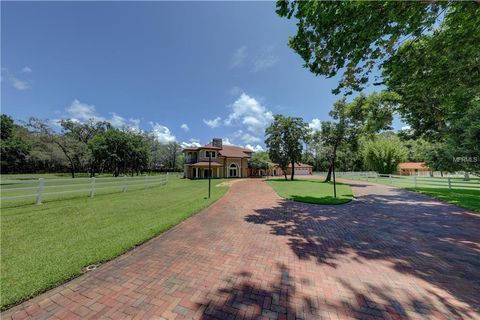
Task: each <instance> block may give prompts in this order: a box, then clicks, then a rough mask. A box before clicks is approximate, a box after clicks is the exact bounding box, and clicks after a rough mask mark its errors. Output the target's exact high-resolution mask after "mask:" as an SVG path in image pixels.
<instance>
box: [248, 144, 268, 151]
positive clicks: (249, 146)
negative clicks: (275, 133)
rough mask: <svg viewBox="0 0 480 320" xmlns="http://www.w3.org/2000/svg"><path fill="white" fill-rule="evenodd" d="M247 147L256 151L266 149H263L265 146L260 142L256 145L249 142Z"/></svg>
mask: <svg viewBox="0 0 480 320" xmlns="http://www.w3.org/2000/svg"><path fill="white" fill-rule="evenodd" d="M245 149H250V150H252V151H254V152H258V151H263V150H265V149H263V147H262V146H261V145H259V144H257V145H256V146H252V145H251V144H247V145H246V146H245Z"/></svg>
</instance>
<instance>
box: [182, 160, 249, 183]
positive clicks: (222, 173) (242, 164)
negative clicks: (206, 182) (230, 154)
mask: <svg viewBox="0 0 480 320" xmlns="http://www.w3.org/2000/svg"><path fill="white" fill-rule="evenodd" d="M207 161H208V160H207ZM216 161H217V162H219V163H221V164H222V165H223V167H220V168H219V169H218V175H217V169H216V167H214V168H212V169H213V177H214V178H228V174H229V167H230V165H231V164H232V163H235V164H236V165H237V167H238V170H239V174H240V177H241V178H246V177H248V159H247V158H243V159H240V158H224V157H219V158H218V159H216ZM184 173H185V176H186V177H187V178H192V177H193V168H192V167H191V166H187V165H186V166H185V169H184ZM200 174H201V173H200ZM201 177H203V175H202V176H201Z"/></svg>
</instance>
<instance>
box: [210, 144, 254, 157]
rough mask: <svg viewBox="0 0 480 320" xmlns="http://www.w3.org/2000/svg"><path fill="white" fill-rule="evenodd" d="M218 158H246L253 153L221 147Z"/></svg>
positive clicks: (236, 148) (240, 148)
mask: <svg viewBox="0 0 480 320" xmlns="http://www.w3.org/2000/svg"><path fill="white" fill-rule="evenodd" d="M218 153H219V154H220V156H223V157H229V158H248V157H250V155H251V154H252V153H253V151H252V150H250V149H245V148H242V147H237V146H223V148H222V150H220V151H218Z"/></svg>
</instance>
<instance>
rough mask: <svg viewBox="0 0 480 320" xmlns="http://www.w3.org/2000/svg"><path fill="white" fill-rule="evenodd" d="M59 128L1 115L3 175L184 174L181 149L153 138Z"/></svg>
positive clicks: (101, 127)
mask: <svg viewBox="0 0 480 320" xmlns="http://www.w3.org/2000/svg"><path fill="white" fill-rule="evenodd" d="M58 124H59V126H60V128H58V129H56V128H53V127H52V126H51V125H50V124H49V123H48V122H47V121H43V120H40V119H37V118H30V119H29V120H28V121H27V122H26V123H23V124H18V123H14V121H13V119H12V118H11V117H10V116H8V115H5V114H2V115H1V142H0V143H1V172H2V173H44V172H70V173H71V176H72V178H73V177H75V175H76V174H77V173H80V172H88V173H89V174H90V176H95V175H97V174H105V173H108V174H112V175H113V176H119V175H138V174H140V173H145V172H153V171H157V172H158V171H180V170H182V166H183V160H182V157H183V155H182V153H181V147H180V145H179V144H178V143H176V142H172V143H168V144H162V143H160V142H159V141H158V140H157V139H156V137H155V136H154V135H153V134H152V133H149V132H140V131H137V130H132V129H130V128H127V127H126V128H123V129H118V128H114V127H113V126H112V125H111V124H110V123H108V122H105V121H94V120H90V121H88V122H86V123H80V122H78V121H72V120H70V119H64V120H61V121H60V122H59V123H58Z"/></svg>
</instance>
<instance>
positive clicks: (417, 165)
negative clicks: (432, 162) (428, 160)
mask: <svg viewBox="0 0 480 320" xmlns="http://www.w3.org/2000/svg"><path fill="white" fill-rule="evenodd" d="M398 167H399V168H400V169H419V170H422V169H423V170H428V167H427V166H426V165H425V163H424V162H400V163H399V164H398Z"/></svg>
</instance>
